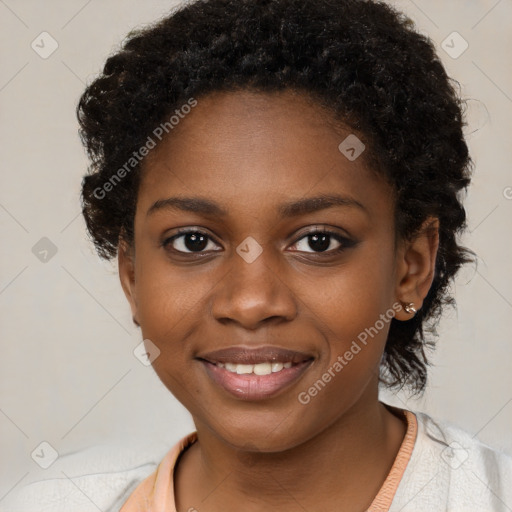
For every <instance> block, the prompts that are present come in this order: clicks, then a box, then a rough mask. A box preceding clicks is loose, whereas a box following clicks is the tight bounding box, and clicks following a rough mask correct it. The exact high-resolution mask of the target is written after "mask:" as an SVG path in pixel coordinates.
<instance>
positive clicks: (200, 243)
mask: <svg viewBox="0 0 512 512" xmlns="http://www.w3.org/2000/svg"><path fill="white" fill-rule="evenodd" d="M210 242H211V244H210V248H211V245H212V244H213V242H212V240H211V238H210V236H209V235H207V234H206V233H203V232H202V231H197V230H189V231H180V232H179V233H178V234H177V235H174V236H172V237H170V238H167V239H166V240H165V241H164V242H163V244H162V245H163V246H164V247H165V248H166V249H169V250H172V251H174V252H178V253H183V254H193V253H201V252H203V251H204V250H205V249H206V248H207V247H209V243H210ZM213 245H215V244H213Z"/></svg>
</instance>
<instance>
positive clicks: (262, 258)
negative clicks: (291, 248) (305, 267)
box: [211, 248, 297, 330]
mask: <svg viewBox="0 0 512 512" xmlns="http://www.w3.org/2000/svg"><path fill="white" fill-rule="evenodd" d="M270 252H271V250H270V249H266V248H264V249H263V252H262V253H261V254H260V255H259V256H258V257H257V258H256V259H255V260H254V261H252V262H248V261H246V260H245V259H244V258H242V257H241V256H240V255H239V254H238V253H237V252H234V253H233V256H232V257H231V258H230V260H229V261H227V262H226V265H227V266H229V271H228V273H227V274H226V275H225V277H224V279H222V281H221V282H220V283H219V285H218V286H217V287H216V288H215V294H214V295H213V297H212V302H211V311H212V314H213V316H214V318H215V319H216V320H218V321H219V322H221V323H225V324H227V323H230V322H231V323H236V324H238V325H240V326H241V327H244V328H245V329H249V330H255V329H257V328H258V327H260V326H261V325H263V324H268V323H269V322H271V321H272V322H276V323H279V322H286V321H290V320H292V319H293V318H295V317H296V315H297V301H296V300H294V293H293V290H292V289H291V287H290V285H289V284H288V283H287V282H286V279H287V274H286V272H285V271H284V272H283V269H282V267H281V268H279V264H278V263H276V261H275V258H271V254H270Z"/></svg>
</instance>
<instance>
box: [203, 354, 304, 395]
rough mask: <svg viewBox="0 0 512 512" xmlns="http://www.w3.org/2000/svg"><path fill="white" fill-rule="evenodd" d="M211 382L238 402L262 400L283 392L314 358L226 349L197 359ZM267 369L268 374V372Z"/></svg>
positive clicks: (302, 355)
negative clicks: (239, 400)
mask: <svg viewBox="0 0 512 512" xmlns="http://www.w3.org/2000/svg"><path fill="white" fill-rule="evenodd" d="M197 359H198V360H199V361H201V362H202V363H203V366H204V368H205V370H206V374H207V375H208V377H209V378H210V379H211V381H212V382H214V383H215V384H217V385H218V386H220V388H222V389H223V390H224V391H227V392H228V393H229V394H230V395H231V396H234V397H236V398H238V399H241V400H264V399H268V398H271V397H273V396H275V395H277V394H280V393H281V392H283V391H284V390H285V389H286V388H289V387H290V386H291V385H292V384H293V383H295V382H296V381H297V380H298V379H299V378H300V377H301V376H302V375H303V374H304V372H305V371H306V370H307V369H308V368H309V367H310V366H311V364H312V362H313V360H314V357H313V356H312V355H311V354H307V353H304V352H296V351H293V350H288V349H284V348H280V347H273V346H264V347H259V348H251V349H250V348H247V347H230V348H226V349H222V350H216V351H214V352H208V353H206V354H201V355H200V356H198V357H197ZM269 370H270V371H269Z"/></svg>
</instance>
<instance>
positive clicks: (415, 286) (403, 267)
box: [396, 217, 439, 320]
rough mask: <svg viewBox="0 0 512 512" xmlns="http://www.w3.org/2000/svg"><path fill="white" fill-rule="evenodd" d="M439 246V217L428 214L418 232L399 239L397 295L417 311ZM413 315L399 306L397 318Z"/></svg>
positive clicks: (428, 281)
mask: <svg viewBox="0 0 512 512" xmlns="http://www.w3.org/2000/svg"><path fill="white" fill-rule="evenodd" d="M438 248H439V219H438V218H437V217H429V218H427V220H426V221H425V222H424V223H423V225H422V226H421V228H420V230H419V232H418V234H417V235H416V236H415V237H414V238H413V239H412V240H410V241H404V242H401V244H400V248H399V249H398V250H397V273H396V276H397V283H396V298H397V299H398V301H400V303H402V304H407V303H411V302H412V304H413V306H414V308H415V309H416V310H419V309H420V308H421V306H422V305H423V300H424V299H425V297H426V296H427V294H428V291H429V290H430V287H431V286H432V281H433V280H434V275H435V268H436V257H437V250H438ZM413 316H414V314H413V313H407V312H406V311H405V310H404V309H403V306H402V309H401V310H400V311H399V312H398V313H397V314H396V318H397V320H409V319H411V318H412V317H413Z"/></svg>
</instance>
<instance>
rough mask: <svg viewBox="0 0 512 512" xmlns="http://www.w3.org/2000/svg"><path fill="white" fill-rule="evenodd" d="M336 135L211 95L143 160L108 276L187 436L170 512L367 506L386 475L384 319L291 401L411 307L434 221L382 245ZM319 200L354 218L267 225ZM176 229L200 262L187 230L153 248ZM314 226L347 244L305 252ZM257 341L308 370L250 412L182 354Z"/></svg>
mask: <svg viewBox="0 0 512 512" xmlns="http://www.w3.org/2000/svg"><path fill="white" fill-rule="evenodd" d="M349 133H350V130H347V129H343V128H342V127H341V126H338V125H336V124H335V123H334V122H333V119H330V118H329V114H328V113H326V112H325V111H323V110H322V109H321V108H320V107H319V106H317V105H316V104H315V103H314V102H313V101H312V100H310V99H308V98H307V97H305V96H303V95H301V94H298V93H293V92H291V91H284V92H280V93H273V94H263V93H255V92H249V91H241V92H231V93H222V92H216V93H213V94H209V95H207V96H206V97H203V98H200V99H199V100H198V105H197V106H196V107H195V108H194V109H193V110H192V112H191V113H190V114H188V115H187V117H186V118H185V119H184V120H182V121H181V122H180V124H179V125H178V126H177V127H176V128H175V129H174V130H173V131H172V132H171V133H170V135H169V136H168V137H167V138H166V139H163V141H162V142H161V143H160V144H159V145H158V146H157V148H155V149H154V150H153V151H152V152H151V153H150V155H148V157H147V159H146V161H145V163H144V168H143V173H142V180H141V185H140V189H139V194H138V200H137V208H136V215H135V239H134V247H132V246H130V245H128V244H126V243H125V242H123V241H122V242H121V243H120V246H119V273H120V278H121V283H122V286H123V289H124V291H125V294H126V296H127V298H128V301H129V303H130V306H131V309H132V314H133V317H134V320H135V321H136V322H137V323H138V324H140V327H141V330H142V335H143V337H144V339H150V340H151V341H152V342H153V343H154V344H155V345H156V346H157V347H158V348H159V350H160V351H161V353H160V355H159V357H157V358H156V359H155V360H154V361H153V367H154V369H155V371H156V372H157V374H158V376H159V378H160V379H161V380H162V382H163V383H164V384H165V386H167V388H168V389H169V390H170V391H171V392H172V393H173V395H174V396H176V398H177V399H178V400H179V401H180V402H181V403H182V404H183V405H184V406H185V407H186V408H187V409H188V411H190V413H191V415H192V417H193V420H194V423H195V426H196V429H197V432H198V436H199V441H198V442H196V443H194V444H193V445H192V446H191V447H190V448H189V449H188V450H186V451H185V452H184V454H183V455H182V457H181V458H180V460H179V463H178V465H177V468H176V471H175V477H174V483H175V495H176V504H177V509H178V511H186V510H189V509H190V508H191V507H194V508H195V509H197V510H199V511H201V512H202V511H209V512H210V511H211V512H217V511H219V512H220V511H223V512H230V511H235V510H237V511H238V510H245V511H263V510H268V509H269V508H271V509H277V510H280V511H284V512H288V511H298V510H301V511H303V510H308V511H313V510H325V511H330V510H333V511H334V510H339V505H340V503H343V504H344V507H343V508H344V509H345V510H366V508H367V507H368V506H369V505H370V504H371V502H372V500H373V498H374V497H375V495H376V494H377V493H378V491H379V488H380V487H381V485H382V484H383V482H384V480H385V478H386V476H387V474H388V472H389V470H390V468H391V466H392V464H393V461H394V459H395V457H396V454H397V452H398V450H399V447H400V444H401V442H402V440H403V438H404V435H405V431H406V424H405V422H404V420H403V419H402V418H399V417H398V416H397V415H395V414H393V413H392V412H391V411H390V410H389V409H388V408H386V407H385V406H384V405H383V404H382V403H381V402H379V401H378V368H379V362H380V359H381V357H382V353H383V351H384V346H385V342H386V338H387V334H388V330H389V323H386V324H385V327H384V328H383V329H381V330H380V331H379V333H378V335H375V336H374V338H373V339H371V342H370V343H368V344H367V345H366V346H365V347H364V348H363V350H361V351H360V352H359V353H358V354H357V355H356V356H354V358H353V359H352V360H351V361H350V362H349V363H348V364H347V365H346V366H345V367H344V368H343V370H342V371H341V372H339V373H337V374H336V377H335V378H333V379H332V380H331V381H330V382H329V383H328V384H327V385H326V386H325V388H324V389H322V391H321V392H319V393H318V395H317V396H315V397H314V398H313V399H312V400H311V401H310V402H309V403H308V404H306V405H303V404H301V403H300V402H299V400H298V399H297V397H298V394H299V393H300V392H302V391H305V390H307V389H308V388H309V387H310V386H311V385H312V384H313V383H314V382H316V381H317V380H318V379H320V378H321V377H322V374H324V373H325V372H326V371H327V370H328V369H329V368H330V367H332V366H333V364H334V362H335V361H336V359H337V357H338V356H339V355H342V354H344V353H345V352H346V351H347V350H348V349H349V348H350V345H351V343H352V341H353V340H356V339H357V336H358V334H360V333H361V332H362V331H364V329H365V328H368V327H370V326H374V325H375V322H376V321H377V320H378V319H379V315H381V314H383V313H385V312H386V311H387V310H389V309H390V308H392V305H393V304H394V303H396V302H397V301H401V302H404V303H405V302H413V303H414V305H415V307H416V308H417V309H419V308H420V307H421V305H422V302H423V299H424V298H425V296H426V295H427V292H428V290H429V288H430V286H431V284H432V279H433V274H434V266H435V258H436V253H437V249H438V235H437V227H438V224H437V219H432V218H430V219H427V221H426V222H425V225H424V226H425V228H426V227H427V226H431V227H432V228H433V229H431V230H430V231H424V232H423V234H421V235H419V236H418V237H417V238H415V239H414V240H412V241H403V240H398V242H397V245H396V246H395V232H394V224H393V209H394V194H393V189H392V188H391V186H390V185H389V184H387V183H386V182H385V181H383V180H382V179H380V178H378V177H377V176H376V175H375V174H374V173H372V172H371V171H370V170H369V169H368V168H367V167H366V164H365V161H364V158H363V156H361V157H359V158H358V159H356V160H355V161H353V162H351V161H349V160H348V159H347V158H346V157H345V156H344V155H343V154H342V153H341V152H340V151H339V150H338V145H339V144H340V142H341V141H342V140H344V139H345V137H346V136H347V135H348V134H349ZM363 155H364V153H363ZM332 193H336V194H340V195H343V196H350V197H351V198H353V199H355V200H357V201H359V202H360V203H361V204H362V205H363V206H364V208H365V209H364V210H363V209H361V208H357V207H353V206H335V207H331V208H328V209H323V210H320V211H317V212H313V213H308V214H305V215H300V216H297V217H291V218H281V217H280V216H278V215H277V214H276V211H277V207H278V206H279V205H281V204H282V203H284V202H289V201H292V200H298V199H303V198H307V197H315V196H318V195H321V194H332ZM171 196H187V197H202V198H207V199H210V200H213V201H215V202H217V203H218V204H219V205H220V206H221V207H222V208H224V209H226V210H227V211H228V215H227V216H226V217H225V218H222V217H219V216H216V215H204V214H198V213H194V212H186V211H180V210H178V209H159V210H157V211H155V212H153V213H152V214H149V215H148V213H147V212H148V210H149V209H150V208H151V206H152V205H153V204H154V203H155V202H156V201H157V200H160V199H166V198H168V197H171ZM183 227H190V228H198V229H200V230H201V231H203V232H205V233H206V234H207V235H208V236H209V237H210V238H209V239H207V241H208V243H207V245H206V244H205V245H204V246H203V247H204V249H202V252H203V257H198V256H197V255H196V254H195V253H193V252H191V250H190V249H189V248H187V246H186V245H185V241H186V238H187V237H186V236H182V237H181V238H179V239H177V240H175V241H174V242H171V243H169V244H168V245H167V247H164V246H162V242H163V241H164V240H166V239H169V237H171V236H172V235H175V234H176V229H177V228H183ZM318 228H328V229H330V230H332V231H334V232H335V233H336V234H339V235H341V236H345V237H347V238H349V239H351V240H354V241H355V242H356V243H355V245H353V246H343V247H344V250H343V251H341V252H339V253H337V254H336V249H338V248H339V247H340V242H338V241H337V240H336V239H335V238H334V237H331V238H330V240H331V242H330V245H329V248H328V250H327V251H326V252H319V251H318V248H315V245H313V246H312V247H311V245H310V244H309V243H308V241H310V240H311V237H307V236H306V235H307V233H308V232H313V233H314V232H315V231H317V230H318ZM248 236H251V237H253V238H254V239H255V240H256V241H257V242H258V244H259V245H260V246H261V248H262V250H263V252H262V253H261V255H260V256H259V257H258V258H257V259H256V260H255V261H253V262H252V263H247V262H246V261H245V260H244V259H242V258H241V257H240V256H239V255H238V253H237V252H236V248H237V247H238V246H239V245H240V244H241V242H242V241H243V240H245V239H246V238H247V237H248ZM192 247H193V246H192ZM172 248H174V249H175V251H176V252H172ZM178 250H181V251H184V253H183V254H181V255H180V254H179V253H178V252H177V251H178ZM204 254H206V256H204ZM396 318H397V319H398V320H400V321H403V320H407V319H409V318H411V315H410V314H408V313H406V312H405V311H403V310H400V311H399V312H398V313H397V314H396ZM267 344H270V345H272V344H275V345H277V346H280V347H283V348H289V349H292V350H297V351H302V352H307V353H311V354H313V355H314V357H315V359H314V362H313V364H312V365H311V366H310V367H309V368H308V370H307V371H306V372H305V373H304V374H303V375H302V376H301V378H300V379H299V380H298V381H297V382H295V383H294V384H293V385H292V386H290V387H288V388H287V389H286V390H285V391H284V392H282V393H280V394H279V395H277V396H275V397H272V398H268V399H265V400H262V401H244V400H240V399H237V398H235V397H233V396H231V395H228V394H227V393H226V392H225V391H224V390H223V389H221V388H220V387H219V386H217V385H216V384H214V383H213V382H212V381H211V379H210V378H209V377H208V375H207V373H206V372H205V370H204V367H203V365H202V363H200V362H199V361H198V360H196V359H195V357H196V356H197V355H198V354H204V353H206V352H208V351H212V350H216V349H219V348H226V347H229V346H233V345H239V346H247V347H256V346H261V345H267ZM262 490H264V492H263V491H262Z"/></svg>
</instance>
